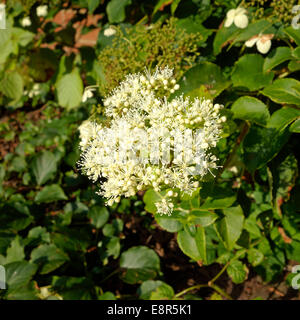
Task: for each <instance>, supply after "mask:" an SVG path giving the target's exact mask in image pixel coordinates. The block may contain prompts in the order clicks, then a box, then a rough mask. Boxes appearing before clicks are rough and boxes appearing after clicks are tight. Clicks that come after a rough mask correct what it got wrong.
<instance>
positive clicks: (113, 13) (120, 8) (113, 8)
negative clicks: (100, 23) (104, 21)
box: [106, 0, 131, 23]
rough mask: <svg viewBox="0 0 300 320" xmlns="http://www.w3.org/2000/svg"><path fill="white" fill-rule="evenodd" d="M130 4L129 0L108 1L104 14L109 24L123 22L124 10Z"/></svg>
mask: <svg viewBox="0 0 300 320" xmlns="http://www.w3.org/2000/svg"><path fill="white" fill-rule="evenodd" d="M130 4H131V0H110V1H109V3H108V5H107V7H106V12H107V15H108V20H109V22H110V23H119V22H122V21H124V20H125V18H126V14H125V8H126V6H128V5H130Z"/></svg>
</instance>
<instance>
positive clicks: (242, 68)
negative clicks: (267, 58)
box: [231, 54, 274, 91]
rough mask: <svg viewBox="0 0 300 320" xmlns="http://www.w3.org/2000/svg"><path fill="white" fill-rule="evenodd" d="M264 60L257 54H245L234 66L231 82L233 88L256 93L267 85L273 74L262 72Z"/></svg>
mask: <svg viewBox="0 0 300 320" xmlns="http://www.w3.org/2000/svg"><path fill="white" fill-rule="evenodd" d="M263 64H264V58H263V57H262V56H261V55H259V54H245V55H244V56H242V57H241V58H240V59H239V60H238V61H237V62H236V64H235V67H234V70H233V74H232V77H231V79H232V82H233V85H234V86H235V87H244V88H247V89H249V90H250V91H256V90H259V89H261V88H262V87H265V86H267V85H269V84H270V83H271V82H272V80H273V77H274V73H273V72H263Z"/></svg>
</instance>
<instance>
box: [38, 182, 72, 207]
mask: <svg viewBox="0 0 300 320" xmlns="http://www.w3.org/2000/svg"><path fill="white" fill-rule="evenodd" d="M58 200H68V197H67V196H66V195H65V193H64V191H63V189H62V188H61V187H60V186H59V185H58V184H52V185H50V186H46V187H44V188H43V189H42V190H41V191H39V192H38V193H37V195H36V196H35V198H34V201H35V202H38V203H42V202H45V203H48V202H53V201H58Z"/></svg>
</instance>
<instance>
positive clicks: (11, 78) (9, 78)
mask: <svg viewBox="0 0 300 320" xmlns="http://www.w3.org/2000/svg"><path fill="white" fill-rule="evenodd" d="M23 86H24V84H23V79H22V77H21V76H20V74H19V73H18V72H17V71H13V72H6V73H4V78H3V80H2V82H1V86H0V89H1V91H2V92H3V94H4V95H5V96H7V97H8V98H10V99H12V100H14V101H17V100H19V99H20V98H21V97H22V95H23Z"/></svg>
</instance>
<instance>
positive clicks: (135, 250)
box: [120, 246, 160, 284]
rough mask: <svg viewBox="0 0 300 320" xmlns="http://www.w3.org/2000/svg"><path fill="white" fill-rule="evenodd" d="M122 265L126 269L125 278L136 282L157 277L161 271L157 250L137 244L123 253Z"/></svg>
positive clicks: (127, 280) (123, 276)
mask: <svg viewBox="0 0 300 320" xmlns="http://www.w3.org/2000/svg"><path fill="white" fill-rule="evenodd" d="M120 267H121V268H123V269H125V272H124V274H123V275H122V278H123V280H124V281H125V282H127V283H130V284H134V283H139V282H141V281H145V280H148V279H153V278H155V277H156V275H157V274H158V272H159V271H160V262H159V257H158V256H157V254H156V253H155V251H153V250H152V249H149V248H147V247H144V246H137V247H132V248H130V249H129V250H127V251H125V252H123V253H122V255H121V258H120Z"/></svg>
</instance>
